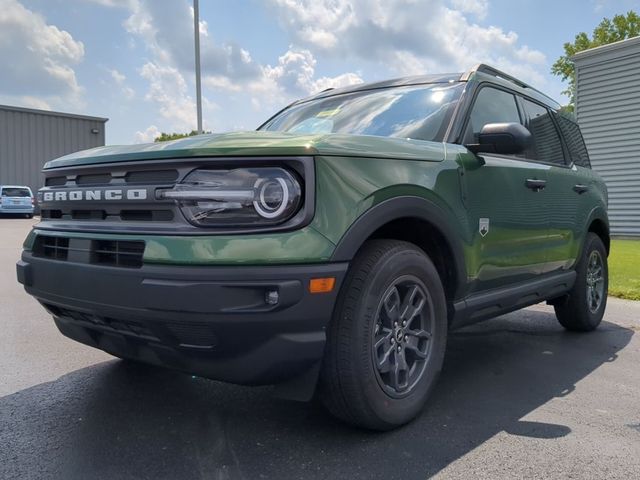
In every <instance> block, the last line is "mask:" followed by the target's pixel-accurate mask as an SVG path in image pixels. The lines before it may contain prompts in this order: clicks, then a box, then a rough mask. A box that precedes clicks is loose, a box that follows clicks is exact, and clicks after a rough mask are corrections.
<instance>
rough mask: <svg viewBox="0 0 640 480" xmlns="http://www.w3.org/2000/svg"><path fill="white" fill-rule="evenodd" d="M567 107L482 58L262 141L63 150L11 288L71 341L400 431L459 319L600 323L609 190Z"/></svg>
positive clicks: (300, 121) (288, 112)
mask: <svg viewBox="0 0 640 480" xmlns="http://www.w3.org/2000/svg"><path fill="white" fill-rule="evenodd" d="M558 110H559V105H558V104H557V103H555V102H554V101H553V100H550V99H549V98H548V97H547V96H545V95H544V94H542V93H540V92H538V91H537V90H535V89H533V88H531V87H530V86H528V85H527V84H525V83H523V82H521V81H519V80H517V79H515V78H513V77H511V76H509V75H507V74H505V73H503V72H499V71H497V70H495V69H493V68H491V67H488V66H485V65H480V66H478V67H476V68H474V69H473V70H471V71H469V72H467V73H464V74H449V75H430V76H422V77H411V78H403V79H396V80H390V81H386V82H380V83H377V84H366V85H357V86H352V87H347V88H343V89H339V90H329V91H325V92H321V93H319V94H317V95H315V96H313V97H311V98H308V99H304V100H300V101H299V102H296V103H294V104H293V105H290V106H289V107H287V108H285V109H284V110H283V111H281V112H279V113H278V114H276V115H275V116H274V117H273V118H271V119H270V120H268V121H267V122H266V123H265V124H264V125H263V126H262V127H260V128H259V129H258V131H254V132H237V133H227V134H218V135H198V136H195V137H191V138H186V139H182V140H176V141H173V142H167V143H163V144H155V145H144V146H140V145H135V146H120V147H106V148H100V149H97V150H88V151H85V152H81V153H76V154H72V155H68V156H66V157H62V158H60V159H57V160H53V161H51V162H49V163H47V165H46V166H45V170H44V173H45V176H46V180H45V187H44V188H43V189H42V190H40V191H39V193H38V195H39V202H40V205H41V208H42V222H40V223H38V224H37V225H36V226H35V228H34V230H33V231H32V232H31V234H30V235H29V237H28V238H27V239H26V241H25V243H24V246H25V250H24V252H23V254H22V260H21V261H20V262H19V264H18V279H19V281H20V282H21V283H23V284H24V286H25V289H26V290H27V292H28V293H30V294H31V295H33V296H34V297H36V298H37V299H38V300H39V301H40V303H41V304H42V305H43V306H44V307H45V308H46V309H47V310H48V311H49V312H50V313H51V314H52V316H53V317H54V321H55V322H56V325H57V326H58V328H59V329H60V331H61V332H62V333H63V334H64V335H67V336H68V337H70V338H72V339H75V340H77V341H79V342H82V343H85V344H87V345H91V346H93V347H96V348H100V349H102V350H105V351H107V352H109V353H112V354H113V355H115V356H118V357H122V358H125V359H132V360H136V361H144V362H149V363H155V364H159V365H163V366H168V367H172V368H176V369H179V370H183V371H187V372H190V373H193V374H196V375H200V376H203V377H208V378H213V379H218V380H225V381H228V382H234V383H241V384H248V385H255V384H269V383H272V384H276V385H277V387H276V392H277V393H278V394H279V395H282V396H286V397H289V398H296V399H310V398H311V396H312V395H313V394H314V392H316V391H317V393H318V394H319V395H320V397H321V399H322V400H323V401H324V403H325V405H326V406H327V407H328V409H329V410H330V411H331V412H332V413H333V414H335V415H336V416H337V417H339V418H342V419H343V420H345V421H347V422H350V423H353V424H356V425H359V426H363V427H367V428H371V429H379V430H385V429H390V428H393V427H396V426H398V425H401V424H403V423H405V422H407V421H409V420H411V419H412V418H413V417H415V416H416V415H418V414H419V412H420V411H421V409H422V407H423V405H424V403H425V401H426V400H427V398H428V396H429V394H430V392H431V390H432V388H433V387H434V385H435V382H436V379H437V377H438V374H439V372H440V369H441V367H442V364H443V359H444V354H445V349H446V345H447V334H448V331H449V330H450V329H451V328H455V327H459V326H463V325H468V324H470V323H473V322H477V321H480V320H483V319H486V318H490V317H494V316H496V315H500V314H502V313H506V312H510V311H513V310H516V309H518V308H522V307H526V306H528V305H532V304H534V303H538V302H542V301H547V302H549V303H551V304H552V305H554V306H555V310H556V315H557V317H558V320H559V322H560V323H561V324H562V325H563V326H564V327H565V328H567V329H568V330H574V331H590V330H593V329H595V328H596V327H597V326H598V325H599V323H600V321H601V319H602V316H603V314H604V309H605V306H606V300H607V256H608V253H609V227H608V220H607V191H606V188H605V185H604V182H603V181H602V179H601V178H600V177H598V175H597V174H596V173H595V172H593V171H592V170H591V168H590V165H589V157H588V154H587V150H586V148H585V145H584V142H583V140H582V136H581V134H580V130H579V128H578V126H577V125H576V124H575V123H574V122H573V121H572V120H571V119H568V118H565V117H562V116H561V115H560V114H559V113H558ZM62 279H64V281H61V280H62ZM88 279H91V281H88ZM478 361H479V362H482V358H479V359H478ZM523 382H526V379H523ZM316 385H317V386H318V388H317V389H316Z"/></svg>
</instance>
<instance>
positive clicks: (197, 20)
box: [193, 0, 202, 134]
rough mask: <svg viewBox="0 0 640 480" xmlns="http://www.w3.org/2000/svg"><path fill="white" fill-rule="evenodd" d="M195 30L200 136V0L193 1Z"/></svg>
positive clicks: (199, 130) (200, 130)
mask: <svg viewBox="0 0 640 480" xmlns="http://www.w3.org/2000/svg"><path fill="white" fill-rule="evenodd" d="M193 30H194V32H193V33H194V36H195V51H196V110H197V112H198V134H200V133H202V86H201V85H200V9H199V5H198V0H193Z"/></svg>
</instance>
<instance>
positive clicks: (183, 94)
mask: <svg viewBox="0 0 640 480" xmlns="http://www.w3.org/2000/svg"><path fill="white" fill-rule="evenodd" d="M140 75H141V76H142V78H144V79H145V80H147V81H148V82H149V91H148V92H147V94H146V96H145V99H146V100H150V101H153V102H155V103H156V104H157V105H158V106H159V111H160V115H162V116H163V117H164V118H166V119H168V120H170V121H171V124H172V128H174V129H176V130H177V131H191V130H192V129H193V128H195V119H196V105H195V101H194V100H193V98H192V97H191V96H190V95H189V94H188V88H187V83H186V82H185V80H184V77H183V76H182V74H181V73H180V72H179V71H178V69H176V68H175V67H169V66H162V65H158V64H156V63H154V62H147V63H146V64H144V66H143V67H142V68H141V69H140Z"/></svg>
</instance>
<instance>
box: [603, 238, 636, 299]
mask: <svg viewBox="0 0 640 480" xmlns="http://www.w3.org/2000/svg"><path fill="white" fill-rule="evenodd" d="M609 295H612V296H614V297H620V298H626V299H629V300H640V240H612V241H611V253H610V254H609Z"/></svg>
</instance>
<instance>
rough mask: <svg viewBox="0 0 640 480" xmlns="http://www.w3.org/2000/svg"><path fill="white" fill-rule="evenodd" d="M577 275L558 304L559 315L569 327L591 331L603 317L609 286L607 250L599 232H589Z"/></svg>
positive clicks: (564, 324)
mask: <svg viewBox="0 0 640 480" xmlns="http://www.w3.org/2000/svg"><path fill="white" fill-rule="evenodd" d="M598 263H599V272H600V274H599V275H598V274H597V272H598V268H597V264H598ZM594 265H596V268H594ZM576 275H577V276H576V282H575V284H574V285H573V288H572V289H571V291H570V292H569V293H568V295H567V296H566V297H564V299H562V300H561V301H559V302H556V304H555V307H554V308H555V311H556V317H557V318H558V321H559V322H560V324H561V325H562V326H563V327H564V328H566V329H567V330H571V331H574V332H590V331H592V330H595V329H596V328H597V327H598V325H600V322H601V321H602V317H603V316H604V311H605V308H606V306H607V291H608V288H609V269H608V265H607V250H606V248H605V246H604V244H603V243H602V240H601V239H600V237H598V236H597V235H596V234H595V233H589V234H588V235H587V238H586V240H585V244H584V248H583V251H582V255H581V256H580V259H579V260H578V264H577V266H576Z"/></svg>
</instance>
